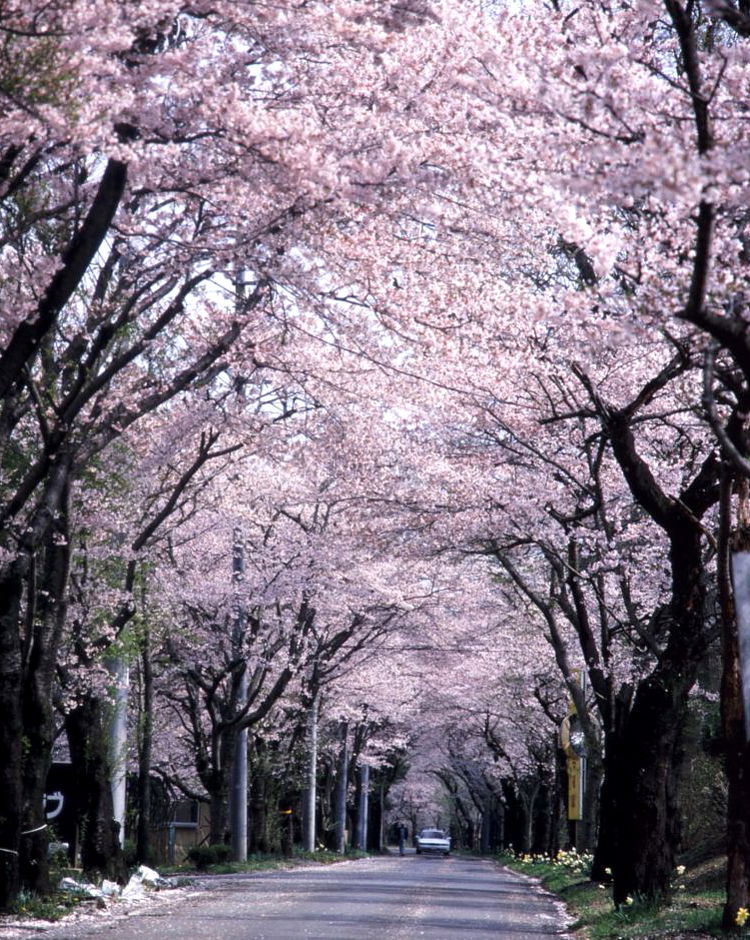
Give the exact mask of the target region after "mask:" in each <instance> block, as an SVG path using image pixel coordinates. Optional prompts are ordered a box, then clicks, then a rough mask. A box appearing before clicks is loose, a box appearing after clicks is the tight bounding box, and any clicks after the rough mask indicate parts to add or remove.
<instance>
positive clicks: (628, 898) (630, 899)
mask: <svg viewBox="0 0 750 940" xmlns="http://www.w3.org/2000/svg"><path fill="white" fill-rule="evenodd" d="M625 903H626V904H632V903H633V899H632V898H631V897H630V895H628V896H627V897H626V898H625Z"/></svg>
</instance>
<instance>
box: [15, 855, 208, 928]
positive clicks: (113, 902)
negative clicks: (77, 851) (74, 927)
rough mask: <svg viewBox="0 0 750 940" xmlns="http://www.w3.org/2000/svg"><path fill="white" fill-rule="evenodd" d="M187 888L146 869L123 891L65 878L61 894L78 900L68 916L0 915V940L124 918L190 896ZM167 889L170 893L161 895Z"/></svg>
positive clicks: (114, 886) (105, 884) (113, 884)
mask: <svg viewBox="0 0 750 940" xmlns="http://www.w3.org/2000/svg"><path fill="white" fill-rule="evenodd" d="M188 884H189V882H186V880H185V879H184V878H163V877H162V876H161V875H160V874H159V873H158V872H157V871H154V869H153V868H149V867H148V866H147V865H141V866H140V867H139V868H138V869H137V870H136V871H135V872H134V873H133V874H132V875H131V876H130V880H129V881H128V883H127V884H126V885H125V886H124V887H122V886H121V885H118V884H117V883H116V882H114V881H108V880H107V879H106V878H105V879H104V881H102V883H101V884H100V885H95V884H93V883H91V882H86V881H77V880H76V879H75V878H70V877H65V878H62V879H61V881H60V883H59V885H58V887H59V889H60V891H62V892H64V893H66V894H71V895H74V896H76V897H77V898H80V901H79V903H78V904H77V905H76V906H75V907H74V908H72V909H71V910H70V913H68V914H66V915H65V916H64V917H62V918H60V920H56V921H50V920H42V919H40V918H31V917H19V916H18V915H15V914H8V915H0V940H16V938H20V937H30V936H34V935H38V934H43V933H45V932H46V931H48V930H52V929H54V928H56V927H59V926H60V925H61V924H78V923H80V922H81V921H84V920H91V919H93V918H95V917H116V916H127V915H128V914H129V913H130V912H131V910H133V909H134V908H140V907H141V906H142V905H143V904H154V903H157V902H159V901H162V900H167V898H168V899H169V900H172V899H175V898H176V897H177V896H178V895H180V894H182V893H184V894H188V893H190V892H189V890H188ZM167 888H168V889H170V890H169V891H168V892H166V893H164V889H167Z"/></svg>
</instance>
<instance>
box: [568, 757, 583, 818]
mask: <svg viewBox="0 0 750 940" xmlns="http://www.w3.org/2000/svg"><path fill="white" fill-rule="evenodd" d="M582 809H583V793H582V792H581V758H580V757H568V819H580V818H581V815H582Z"/></svg>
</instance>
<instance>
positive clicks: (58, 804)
mask: <svg viewBox="0 0 750 940" xmlns="http://www.w3.org/2000/svg"><path fill="white" fill-rule="evenodd" d="M44 801H45V802H44V812H45V816H46V818H47V825H48V826H49V828H50V842H67V843H68V857H69V859H70V864H71V865H73V864H75V851H76V829H77V822H78V812H77V806H76V799H75V783H74V780H73V765H72V764H52V766H51V767H50V769H49V773H48V774H47V789H46V792H45V794H44Z"/></svg>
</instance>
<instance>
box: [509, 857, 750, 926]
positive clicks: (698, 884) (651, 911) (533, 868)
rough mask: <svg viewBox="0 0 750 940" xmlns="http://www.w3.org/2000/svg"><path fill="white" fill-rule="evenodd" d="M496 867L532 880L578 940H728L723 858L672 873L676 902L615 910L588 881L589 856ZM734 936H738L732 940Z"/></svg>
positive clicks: (517, 860) (606, 893) (516, 860)
mask: <svg viewBox="0 0 750 940" xmlns="http://www.w3.org/2000/svg"><path fill="white" fill-rule="evenodd" d="M499 861H501V862H502V864H503V865H506V866H507V867H508V868H511V869H513V870H514V871H518V872H521V873H523V874H526V875H530V876H531V877H533V878H537V879H539V880H540V881H541V883H542V884H543V885H544V887H545V888H546V889H547V890H548V891H550V892H552V893H553V894H556V895H557V896H558V897H559V898H560V899H561V900H562V901H563V902H564V903H565V906H566V908H567V910H568V913H569V914H570V917H571V920H572V921H573V924H572V925H571V927H570V928H569V932H570V933H571V935H572V936H573V937H576V938H580V940H584V938H585V940H638V938H640V940H668V938H673V940H677V938H680V940H682V938H684V940H688V938H689V940H701V938H710V937H722V936H726V934H724V933H723V932H722V930H721V926H720V925H721V911H722V905H723V903H724V864H725V860H724V859H723V858H719V859H709V860H706V861H703V862H701V863H700V864H699V865H696V866H695V867H693V868H690V869H685V868H684V867H683V866H680V867H679V868H678V869H677V871H676V872H675V881H674V888H675V891H674V897H673V900H672V901H671V903H670V904H668V905H665V906H663V907H656V906H655V905H653V904H648V903H645V902H643V903H641V902H639V900H638V899H637V898H634V899H632V900H631V901H630V902H629V903H628V904H626V905H624V906H623V907H621V908H620V909H619V910H615V907H614V904H613V903H612V895H611V890H610V888H609V887H608V886H607V885H600V884H597V883H595V882H592V881H589V880H588V870H589V866H590V862H591V858H590V856H587V855H584V854H578V853H576V852H567V853H560V855H558V856H557V858H555V859H549V858H544V857H540V856H534V857H532V856H528V855H526V856H521V857H516V856H502V857H501V858H500V859H499ZM735 936H736V935H735Z"/></svg>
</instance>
